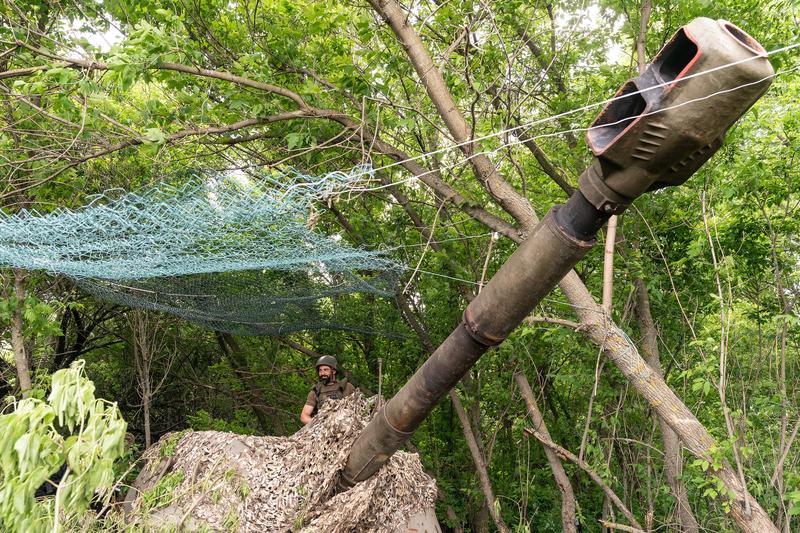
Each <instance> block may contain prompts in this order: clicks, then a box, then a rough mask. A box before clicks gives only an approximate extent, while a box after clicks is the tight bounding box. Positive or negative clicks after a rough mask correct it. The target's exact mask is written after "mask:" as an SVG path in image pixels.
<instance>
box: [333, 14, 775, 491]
mask: <svg viewBox="0 0 800 533" xmlns="http://www.w3.org/2000/svg"><path fill="white" fill-rule="evenodd" d="M726 65H727V66H726ZM723 66H724V68H719V67H723ZM717 68H719V70H716V71H715V72H714V73H713V74H710V75H705V76H698V77H691V76H692V75H693V74H696V73H698V72H702V71H705V70H709V69H717ZM773 74H774V71H773V69H772V66H771V65H770V64H769V61H768V60H767V58H766V52H765V51H764V49H763V48H762V47H761V45H759V44H758V43H757V42H756V41H755V40H754V39H753V38H752V37H750V36H749V35H747V34H746V33H745V32H744V31H742V30H741V29H740V28H738V27H736V26H734V25H733V24H731V23H729V22H726V21H714V20H711V19H707V18H699V19H695V20H694V21H692V22H691V23H690V24H688V25H686V26H684V27H683V28H681V29H680V30H679V31H678V32H677V33H676V34H675V36H674V37H673V38H672V40H670V42H669V43H668V44H667V45H666V46H665V47H664V48H663V49H662V50H661V52H659V54H658V55H657V56H656V58H655V59H654V61H653V63H652V64H651V65H650V66H648V68H647V69H646V71H645V72H644V73H643V74H642V75H641V76H639V77H637V78H634V79H632V80H630V81H628V82H626V83H625V84H624V85H623V87H622V88H621V89H620V90H619V92H618V93H617V95H618V96H624V95H629V96H626V97H625V98H622V99H618V100H614V101H613V102H612V103H610V104H609V105H608V106H607V107H606V108H605V109H604V110H603V112H602V113H601V114H600V116H599V117H598V118H597V119H596V120H595V122H594V124H593V125H592V128H591V129H590V130H589V132H588V133H587V141H588V144H589V146H590V148H591V149H592V151H593V153H594V155H595V159H594V160H593V162H592V164H591V165H590V167H589V168H588V169H586V171H584V173H583V174H582V175H581V177H580V180H579V185H580V189H579V190H578V191H576V192H575V193H574V194H573V195H572V196H571V197H570V199H569V200H568V201H567V204H566V205H564V206H556V207H554V208H553V209H551V211H550V212H549V213H548V214H547V216H546V217H545V218H544V219H543V220H542V221H541V223H540V224H539V225H538V226H537V227H536V228H535V229H534V230H533V232H532V233H531V235H530V237H529V238H528V239H527V240H526V241H525V242H523V243H522V244H521V245H520V247H519V248H517V250H516V251H515V252H514V254H512V255H511V257H509V259H508V260H507V261H506V263H505V264H504V265H503V266H502V267H501V268H500V270H499V271H498V272H497V273H496V274H495V275H494V277H492V279H491V280H490V281H489V283H488V284H487V285H486V287H484V288H483V290H482V291H481V292H480V294H479V295H478V296H477V297H476V298H475V299H474V300H473V301H472V302H471V303H470V304H469V306H468V307H467V309H466V310H465V312H464V318H463V320H462V321H461V323H460V324H459V325H458V326H457V327H456V328H455V330H453V332H452V333H451V334H450V336H449V337H447V339H445V341H444V342H443V343H442V344H441V345H440V346H439V347H438V348H437V349H436V350H435V351H434V353H433V354H432V355H431V356H430V358H428V360H427V361H426V362H425V363H424V364H423V365H422V366H421V367H420V368H419V369H418V370H417V372H416V373H415V374H414V375H413V376H412V377H411V379H409V381H408V382H407V383H406V384H405V385H404V386H403V387H402V388H401V389H400V390H399V391H398V392H397V394H396V395H395V396H394V397H393V398H392V399H390V400H389V402H388V403H387V404H386V405H385V406H384V407H383V408H382V409H381V410H380V412H379V413H378V414H377V416H376V417H375V418H374V419H373V420H372V421H371V422H370V423H369V425H368V426H367V427H366V428H365V429H364V431H363V432H362V433H361V434H360V435H359V437H358V439H357V440H356V442H355V444H354V446H353V449H352V451H351V453H350V456H349V458H348V461H347V465H346V466H345V468H344V471H343V472H342V475H341V477H340V481H339V487H340V488H341V489H346V488H348V487H351V486H353V485H354V484H355V483H358V482H359V481H363V480H365V479H368V478H369V477H370V476H372V475H373V474H374V473H375V472H377V471H378V469H380V467H381V466H382V465H383V464H384V463H385V462H386V461H387V460H388V458H389V457H391V455H392V454H393V453H394V452H395V451H396V450H397V449H398V448H399V447H400V446H402V445H403V443H405V442H406V441H407V440H408V439H409V438H410V437H411V435H412V434H413V432H414V431H415V430H416V429H417V428H418V427H419V425H420V424H421V423H422V421H423V420H424V419H425V417H426V416H427V415H428V414H429V413H430V411H431V410H432V409H433V407H434V406H435V405H436V403H437V402H438V401H439V400H440V399H441V397H442V396H444V395H445V394H446V393H447V392H448V391H449V390H450V389H452V388H453V387H454V386H455V385H456V383H458V381H459V380H460V379H461V378H462V377H463V376H464V375H465V374H466V373H467V372H468V371H469V369H470V368H471V367H472V366H473V365H474V364H475V363H476V362H477V360H478V359H479V358H480V356H481V355H483V353H484V352H485V351H486V350H488V349H489V348H490V347H491V346H495V345H497V344H500V343H501V342H503V340H504V339H505V338H506V337H507V336H508V335H509V334H510V333H511V331H513V330H514V328H516V327H517V326H518V325H519V324H520V323H521V322H522V320H523V319H524V318H525V317H526V316H527V315H528V314H529V313H530V312H531V310H532V309H533V308H534V307H535V306H536V305H537V304H538V303H539V302H540V301H541V300H542V298H543V297H544V296H545V295H547V294H548V293H549V292H550V291H551V290H552V289H553V287H555V285H556V284H557V283H558V282H559V281H560V280H561V278H562V277H563V276H564V275H565V274H567V272H569V271H570V270H571V269H572V267H573V266H574V265H575V263H577V262H578V261H579V260H580V259H581V258H582V257H583V256H584V255H585V254H586V252H587V251H588V250H589V249H590V248H591V247H592V246H593V245H594V236H595V234H596V233H597V231H598V230H599V229H600V227H602V225H603V224H605V222H606V221H607V219H608V218H609V217H610V216H611V214H613V213H621V212H623V211H624V210H625V209H626V208H627V207H628V206H629V205H630V203H631V202H632V201H633V200H634V199H635V198H636V197H638V196H639V195H641V194H643V193H644V192H646V191H648V190H654V189H658V188H661V187H666V186H669V185H680V184H681V183H683V182H684V181H686V179H688V177H689V176H691V175H692V174H693V173H694V172H695V171H696V170H697V169H698V168H700V166H701V165H702V164H703V163H704V162H705V161H707V160H708V159H709V158H710V157H711V156H712V155H713V153H714V152H715V151H716V150H717V149H718V148H719V146H720V145H721V143H722V139H723V137H724V135H725V132H726V131H727V130H728V128H729V127H730V126H731V125H732V124H733V123H734V122H735V121H736V120H737V119H738V118H739V117H740V116H741V115H742V114H743V113H744V112H745V111H747V109H749V108H750V106H752V105H753V103H754V102H755V101H756V100H757V99H758V98H759V97H760V96H761V95H762V94H763V93H764V92H765V91H766V90H767V88H768V87H769V84H770V83H771V76H772V75H773ZM639 91H643V92H641V93H640V92H639ZM712 98H713V100H712Z"/></svg>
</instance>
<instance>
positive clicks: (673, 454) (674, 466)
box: [633, 278, 700, 533]
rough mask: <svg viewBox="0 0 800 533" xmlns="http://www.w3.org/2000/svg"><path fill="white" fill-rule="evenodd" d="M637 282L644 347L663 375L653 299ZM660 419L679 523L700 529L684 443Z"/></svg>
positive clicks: (652, 364)
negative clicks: (684, 474)
mask: <svg viewBox="0 0 800 533" xmlns="http://www.w3.org/2000/svg"><path fill="white" fill-rule="evenodd" d="M633 283H634V285H635V286H636V317H637V319H638V322H639V330H640V331H641V334H642V351H643V352H644V356H645V360H646V361H647V364H648V365H650V368H652V369H653V371H654V372H655V373H656V374H658V376H659V377H662V378H663V371H662V370H661V361H660V360H659V350H658V339H657V335H656V328H655V324H654V323H653V317H652V315H651V314H650V299H649V297H648V295H647V286H646V285H645V283H644V280H642V279H641V278H636V279H635V280H634V281H633ZM658 423H659V426H660V427H661V440H662V442H663V444H664V474H665V475H666V477H667V484H669V488H670V490H671V491H672V495H673V496H674V497H675V504H676V506H677V514H678V523H679V524H680V528H681V531H686V532H691V533H696V532H697V531H699V527H700V526H699V524H698V523H697V519H695V517H694V513H693V512H692V508H691V506H690V505H689V498H688V496H687V494H686V487H684V485H683V482H682V481H681V479H680V475H681V470H682V469H683V456H682V453H681V443H680V441H679V440H678V435H677V434H676V433H675V432H674V431H673V430H672V428H670V427H669V425H668V424H667V423H666V421H665V420H664V419H663V418H661V417H658Z"/></svg>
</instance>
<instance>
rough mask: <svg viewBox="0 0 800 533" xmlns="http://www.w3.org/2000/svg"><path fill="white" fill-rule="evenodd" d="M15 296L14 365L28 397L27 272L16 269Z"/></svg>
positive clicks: (19, 381) (12, 343) (29, 372)
mask: <svg viewBox="0 0 800 533" xmlns="http://www.w3.org/2000/svg"><path fill="white" fill-rule="evenodd" d="M14 298H15V300H16V306H15V307H14V313H13V315H12V316H11V348H12V349H13V350H14V365H15V366H16V368H17V385H18V386H19V389H20V391H21V392H22V397H23V398H27V397H28V396H29V395H30V391H31V371H30V367H29V365H28V354H27V353H26V350H25V336H24V334H23V331H24V325H25V324H24V320H23V313H24V311H25V273H24V272H23V271H22V270H19V269H14Z"/></svg>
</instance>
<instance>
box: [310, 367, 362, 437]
mask: <svg viewBox="0 0 800 533" xmlns="http://www.w3.org/2000/svg"><path fill="white" fill-rule="evenodd" d="M338 372H339V364H338V362H337V361H336V358H335V357H333V356H332V355H323V356H322V357H320V358H319V359H318V360H317V375H318V376H319V383H317V384H316V385H314V387H313V388H312V389H311V390H310V391H309V392H308V398H307V399H306V404H305V405H304V406H303V411H302V412H301V413H300V421H301V422H302V423H303V424H308V423H309V422H311V419H312V418H313V417H314V416H316V414H317V411H319V407H320V406H321V405H322V402H324V401H326V400H341V399H342V398H344V397H345V396H349V395H351V394H353V391H354V390H356V389H355V387H353V385H352V384H350V383H349V382H348V381H347V379H345V378H342V379H337V378H336V374H337V373H338Z"/></svg>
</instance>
